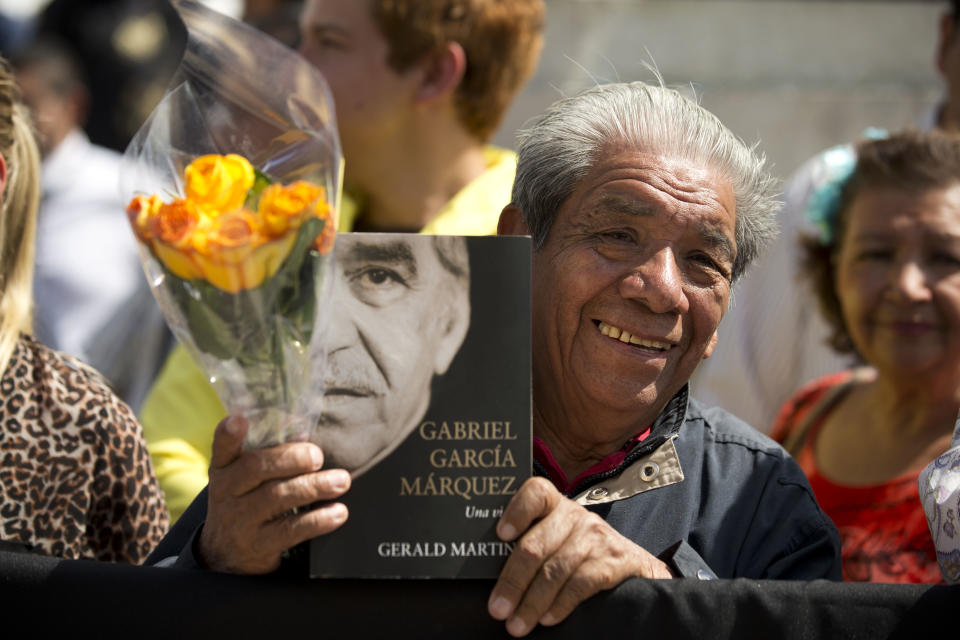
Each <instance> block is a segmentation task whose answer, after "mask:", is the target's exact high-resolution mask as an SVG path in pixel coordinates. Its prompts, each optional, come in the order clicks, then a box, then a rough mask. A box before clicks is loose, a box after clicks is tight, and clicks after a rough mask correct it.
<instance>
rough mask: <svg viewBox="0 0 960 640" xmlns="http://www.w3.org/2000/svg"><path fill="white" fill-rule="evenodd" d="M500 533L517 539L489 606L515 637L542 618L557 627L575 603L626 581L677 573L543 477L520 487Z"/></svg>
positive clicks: (491, 612) (499, 524)
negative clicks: (627, 579)
mask: <svg viewBox="0 0 960 640" xmlns="http://www.w3.org/2000/svg"><path fill="white" fill-rule="evenodd" d="M497 535H498V536H500V538H501V539H502V540H505V541H508V542H509V541H511V540H516V539H517V538H519V540H518V541H517V543H516V546H515V547H514V549H513V553H511V554H510V557H509V558H508V559H507V563H506V565H505V566H504V568H503V571H501V572H500V578H499V579H498V580H497V584H496V585H495V586H494V588H493V592H492V593H491V594H490V600H489V603H488V605H487V606H488V609H489V611H490V615H492V616H493V617H494V618H496V619H497V620H506V621H507V631H508V632H509V633H510V635H513V636H517V637H519V636H524V635H526V634H527V633H529V632H530V630H531V629H533V627H534V626H536V624H537V623H538V622H539V623H540V624H542V625H554V624H557V623H558V622H560V621H561V620H563V619H564V618H566V617H567V616H568V615H569V614H570V612H571V611H573V609H574V607H576V606H577V605H578V604H580V603H581V602H583V601H584V600H586V599H587V598H589V597H590V596H592V595H593V594H595V593H597V592H598V591H602V590H604V589H611V588H613V587H615V586H617V585H618V584H620V583H621V582H623V581H624V580H625V579H626V578H630V577H633V576H639V577H645V578H670V577H672V575H671V574H670V570H669V569H668V568H667V566H666V565H665V564H663V562H661V561H660V560H658V559H657V558H655V557H653V556H652V555H650V554H649V553H648V552H647V551H646V550H645V549H643V548H642V547H640V546H638V545H637V544H635V543H633V542H632V541H630V540H628V539H627V538H625V537H623V536H622V535H620V534H619V533H617V532H616V531H615V530H614V529H613V528H612V527H611V526H610V525H608V524H607V523H606V522H604V521H603V519H602V518H600V516H598V515H596V514H595V513H591V512H589V511H587V510H586V509H584V508H583V507H581V506H580V505H578V504H577V503H575V502H573V501H572V500H570V499H569V498H566V497H565V496H563V495H562V494H561V493H560V492H559V491H557V489H556V488H555V487H554V486H553V485H552V484H551V483H550V482H549V481H548V480H546V479H544V478H531V479H530V480H528V481H527V482H525V483H524V484H523V486H522V487H520V490H519V491H518V492H517V494H516V495H515V496H513V499H512V500H511V501H510V504H509V505H507V508H506V510H505V511H504V513H503V516H502V517H501V518H500V521H499V522H498V523H497Z"/></svg>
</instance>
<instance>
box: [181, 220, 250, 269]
mask: <svg viewBox="0 0 960 640" xmlns="http://www.w3.org/2000/svg"><path fill="white" fill-rule="evenodd" d="M263 242H264V237H263V234H261V233H260V223H259V221H258V220H257V218H256V216H254V215H253V214H252V213H251V212H249V211H247V210H246V209H237V210H234V211H231V212H229V213H224V214H223V215H220V216H217V217H216V218H209V219H207V220H205V221H204V222H203V224H202V225H200V226H199V228H197V230H196V231H195V232H194V234H193V247H194V248H195V249H196V250H197V251H198V252H199V253H201V254H202V255H204V256H207V257H210V258H216V259H217V260H218V261H220V262H229V263H234V262H239V261H241V260H243V259H244V258H245V257H246V256H247V255H248V254H249V253H250V252H251V251H252V250H253V248H254V247H256V246H257V245H259V244H263Z"/></svg>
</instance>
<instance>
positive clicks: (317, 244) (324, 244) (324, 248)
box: [313, 215, 337, 255]
mask: <svg viewBox="0 0 960 640" xmlns="http://www.w3.org/2000/svg"><path fill="white" fill-rule="evenodd" d="M336 238H337V227H336V225H335V224H334V222H333V216H329V215H328V216H326V224H324V225H323V231H321V232H320V235H318V236H317V239H316V240H314V241H313V248H314V249H316V250H317V251H318V252H319V253H320V254H321V255H325V254H327V253H329V252H330V249H333V241H334V240H336Z"/></svg>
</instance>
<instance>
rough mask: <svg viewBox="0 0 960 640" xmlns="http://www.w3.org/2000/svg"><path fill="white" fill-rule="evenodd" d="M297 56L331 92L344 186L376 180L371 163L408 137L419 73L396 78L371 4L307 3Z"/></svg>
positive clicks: (352, 0)
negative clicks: (315, 70) (319, 75)
mask: <svg viewBox="0 0 960 640" xmlns="http://www.w3.org/2000/svg"><path fill="white" fill-rule="evenodd" d="M300 30H301V44H300V53H301V54H302V55H303V56H304V57H305V58H306V59H307V60H309V61H310V62H311V63H312V64H313V65H314V66H316V67H317V68H318V69H319V70H320V71H321V73H323V76H324V78H326V80H327V83H328V84H329V85H330V90H331V91H332V92H333V98H334V102H335V103H336V114H337V125H338V127H339V131H340V142H341V144H342V146H343V155H344V158H346V161H347V163H346V176H345V180H346V182H347V184H348V186H357V187H359V188H361V189H362V188H363V187H364V184H365V183H366V182H368V181H370V180H373V179H376V178H377V176H375V175H372V174H373V170H372V169H368V168H367V167H368V165H369V164H370V163H369V158H370V157H371V156H374V155H376V154H378V153H383V152H384V149H388V148H390V147H391V145H393V144H395V143H396V140H398V139H400V138H401V134H402V133H404V132H405V131H406V127H407V123H408V116H409V114H410V113H411V111H412V109H413V106H414V100H415V97H416V91H417V88H418V85H419V76H420V74H419V72H418V69H417V67H414V68H412V69H410V70H409V71H406V72H404V73H397V72H396V71H394V70H393V68H391V67H390V65H389V64H388V63H387V56H388V55H389V46H388V44H387V41H386V39H385V38H384V37H383V35H382V34H381V33H380V30H379V29H378V28H377V25H376V24H375V23H374V21H373V17H372V15H371V9H370V3H369V0H308V1H307V3H306V5H305V6H304V9H303V13H302V14H301V16H300Z"/></svg>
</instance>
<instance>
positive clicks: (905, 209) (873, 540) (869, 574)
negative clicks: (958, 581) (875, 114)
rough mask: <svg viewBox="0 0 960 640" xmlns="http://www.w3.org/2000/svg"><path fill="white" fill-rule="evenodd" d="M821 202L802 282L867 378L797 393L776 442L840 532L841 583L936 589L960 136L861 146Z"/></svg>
mask: <svg viewBox="0 0 960 640" xmlns="http://www.w3.org/2000/svg"><path fill="white" fill-rule="evenodd" d="M851 171H852V173H851ZM816 195H817V196H818V197H816V198H812V199H811V201H812V202H814V203H816V204H817V206H813V207H811V208H810V215H811V223H812V225H814V226H816V227H817V228H818V233H817V234H816V235H812V236H810V237H807V238H806V239H805V242H804V245H803V254H804V258H805V260H804V274H805V275H806V277H808V278H809V279H810V281H811V283H812V285H813V289H814V291H816V294H817V297H818V301H819V303H820V310H821V312H822V313H823V316H824V318H825V320H826V322H827V324H828V326H830V327H831V329H832V335H831V345H832V347H833V348H834V349H835V350H836V351H837V352H838V353H842V354H849V355H852V356H853V357H854V358H855V359H856V360H857V361H860V362H863V363H865V366H862V367H857V368H854V369H849V370H844V371H841V372H838V373H833V374H829V375H827V376H825V377H822V378H820V379H818V380H815V381H814V382H811V383H810V384H809V385H807V386H805V387H804V388H802V389H801V390H800V391H798V392H797V393H796V394H795V395H794V396H793V397H792V398H791V399H790V400H789V401H788V402H787V403H786V404H785V405H784V407H783V408H782V409H781V411H780V414H779V416H778V418H777V421H776V425H775V427H774V433H773V435H774V437H775V439H777V440H779V441H781V442H782V443H783V444H784V445H785V447H786V448H787V450H788V451H790V452H791V453H793V454H794V456H795V457H796V458H797V461H798V462H799V463H800V466H801V468H802V469H803V470H804V472H805V473H806V474H807V476H808V478H809V479H810V484H811V486H812V488H813V491H814V493H815V494H816V496H817V501H818V502H819V503H820V506H821V507H822V508H823V509H824V511H826V513H827V515H829V516H830V517H831V518H832V519H833V521H834V523H835V524H836V525H837V528H838V529H839V530H840V535H841V538H842V539H843V571H844V578H845V579H846V580H859V581H873V582H939V581H940V571H939V568H938V566H937V559H936V554H935V550H934V547H933V542H932V540H931V539H930V534H929V532H928V531H927V523H926V519H925V516H924V513H923V509H922V507H921V504H920V499H919V496H918V492H917V477H918V474H919V472H920V471H921V469H923V467H924V466H926V464H927V463H928V462H929V461H930V460H931V459H933V458H935V457H936V456H937V455H939V454H940V453H941V452H943V451H945V450H946V449H947V448H948V447H949V443H950V438H951V435H952V433H953V427H954V421H955V419H956V417H957V412H958V410H960V137H957V136H956V135H952V134H945V133H941V132H927V133H918V132H906V133H902V134H898V135H894V136H892V137H891V138H889V139H880V140H872V141H867V142H863V143H861V144H860V145H858V147H857V148H856V160H855V161H853V160H852V161H851V164H850V166H849V167H848V170H847V171H846V172H843V171H840V170H838V171H837V174H836V179H835V181H834V183H832V184H827V185H824V186H822V187H821V191H820V192H818V193H817V194H816Z"/></svg>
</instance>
